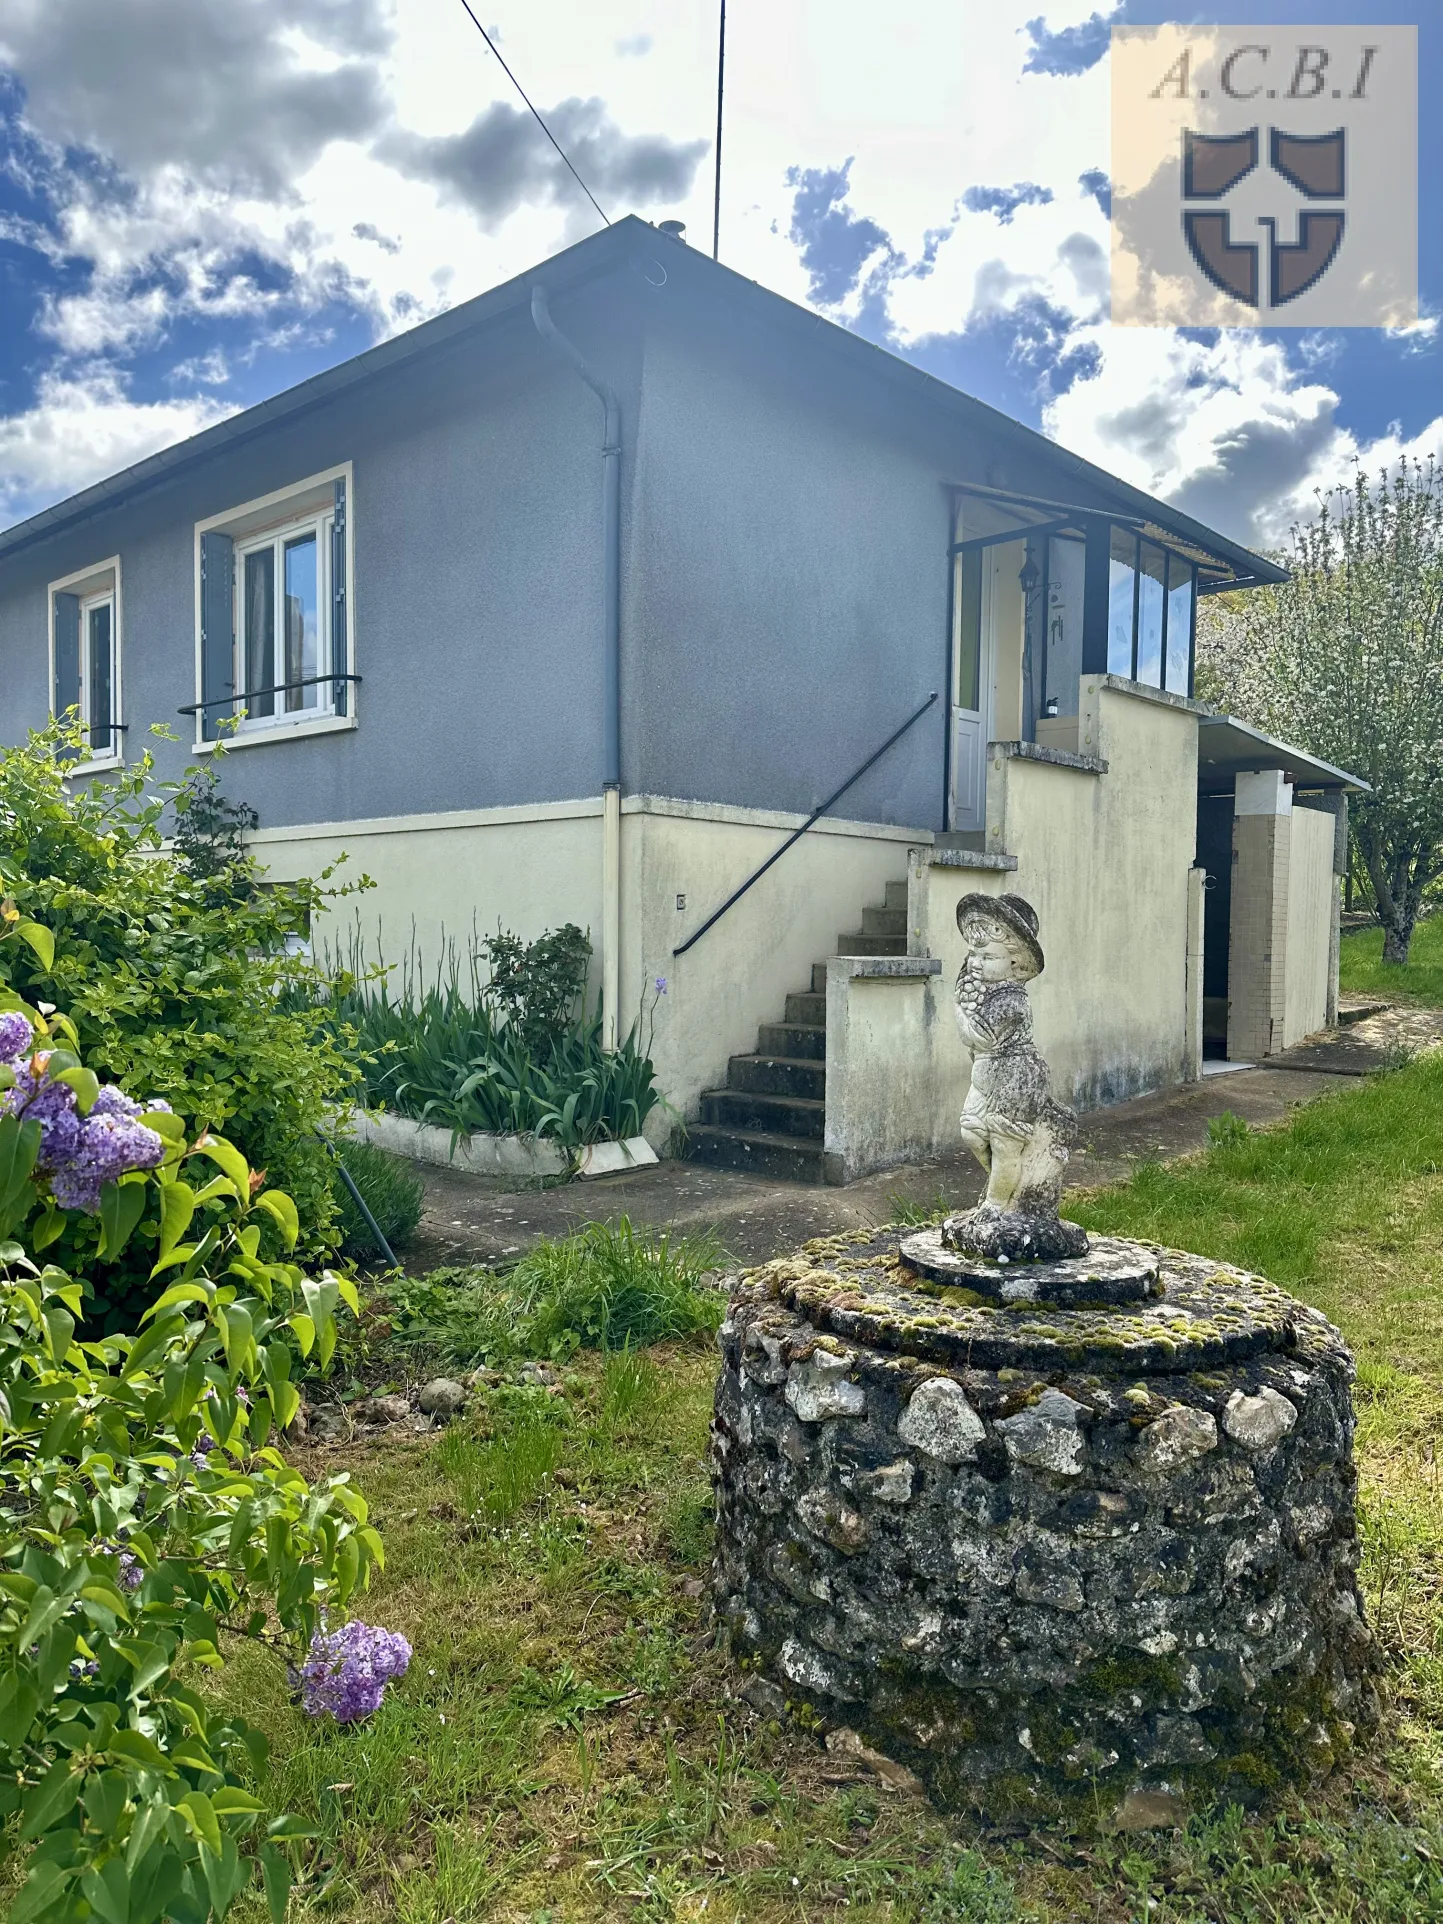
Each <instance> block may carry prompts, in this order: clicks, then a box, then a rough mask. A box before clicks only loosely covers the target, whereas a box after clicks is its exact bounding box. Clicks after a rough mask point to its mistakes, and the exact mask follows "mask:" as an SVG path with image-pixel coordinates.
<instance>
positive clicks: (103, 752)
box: [49, 556, 125, 772]
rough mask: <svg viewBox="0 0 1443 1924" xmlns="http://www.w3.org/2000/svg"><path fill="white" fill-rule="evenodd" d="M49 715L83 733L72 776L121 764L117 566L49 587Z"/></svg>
mask: <svg viewBox="0 0 1443 1924" xmlns="http://www.w3.org/2000/svg"><path fill="white" fill-rule="evenodd" d="M49 601H50V687H51V701H50V706H51V712H52V713H53V714H54V715H56V716H62V717H63V716H67V715H68V716H70V717H71V719H72V720H78V721H79V722H80V724H81V726H82V727H83V728H84V730H85V734H86V742H87V747H88V751H89V752H88V753H86V754H83V755H82V759H81V761H80V762H79V764H78V765H77V770H76V772H80V771H81V770H86V769H92V768H108V767H114V766H115V765H116V764H117V763H118V762H120V761H121V760H123V741H124V734H125V730H124V726H123V723H122V720H121V712H120V560H119V557H118V556H116V557H113V558H112V559H111V560H109V561H106V562H102V563H101V564H100V565H99V566H97V567H94V568H85V569H81V570H80V572H79V573H77V574H73V575H66V576H65V578H64V579H63V580H61V581H53V582H52V583H51V584H50V591H49Z"/></svg>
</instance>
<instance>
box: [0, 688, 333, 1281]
mask: <svg viewBox="0 0 1443 1924" xmlns="http://www.w3.org/2000/svg"><path fill="white" fill-rule="evenodd" d="M73 734H74V731H73V730H71V731H69V732H68V733H67V731H66V730H65V729H64V728H63V727H60V726H52V727H51V728H50V729H48V730H46V731H45V732H44V733H41V734H32V736H31V737H30V740H29V742H28V744H27V745H26V746H24V747H21V748H12V749H10V750H8V751H7V752H6V753H4V754H3V755H0V885H3V888H4V889H5V890H6V891H8V893H9V895H10V896H11V897H12V898H13V900H14V903H15V905H16V908H17V910H18V912H19V914H20V915H21V916H22V917H28V918H32V919H34V920H35V921H36V922H39V923H42V924H44V925H45V926H46V927H47V929H48V930H49V931H50V933H51V934H52V935H53V937H54V944H55V946H54V959H53V961H48V960H47V959H46V957H45V956H43V955H41V954H39V953H37V952H36V951H35V950H34V949H32V948H30V947H27V946H23V945H22V944H20V943H18V942H10V943H6V944H4V945H3V950H0V987H7V986H8V987H9V988H11V989H13V990H14V991H16V992H17V993H18V994H20V995H21V996H23V997H24V998H26V1000H28V1001H30V1002H39V1001H40V1000H42V999H43V1000H44V1001H46V1002H48V1003H53V1004H57V1005H59V1006H60V1007H63V1008H65V1009H66V1010H67V1011H68V1012H69V1014H70V1015H71V1017H72V1018H73V1020H74V1022H75V1024H76V1027H77V1029H78V1030H79V1033H80V1037H81V1040H82V1042H83V1044H84V1049H85V1056H86V1060H87V1062H89V1063H90V1065H91V1066H92V1067H93V1068H94V1069H95V1070H96V1072H97V1073H98V1074H100V1075H102V1076H108V1077H110V1078H112V1079H113V1080H115V1081H116V1082H119V1083H121V1084H123V1085H124V1087H125V1088H126V1089H128V1090H129V1091H130V1092H131V1094H132V1095H135V1096H137V1097H139V1098H141V1099H147V1098H150V1097H163V1098H164V1099H165V1100H166V1101H168V1102H169V1103H170V1104H171V1105H172V1107H173V1108H174V1109H175V1110H176V1112H177V1114H179V1115H181V1116H183V1117H184V1118H185V1119H186V1121H187V1122H188V1123H189V1124H190V1125H191V1127H192V1130H193V1132H199V1131H200V1130H201V1129H203V1128H211V1129H216V1130H223V1131H224V1133H225V1134H226V1135H227V1136H229V1137H230V1138H231V1140H233V1141H234V1142H235V1143H236V1144H237V1145H238V1147H239V1148H240V1149H241V1151H242V1153H243V1154H244V1155H245V1156H246V1158H247V1159H248V1160H249V1162H250V1163H251V1164H252V1166H253V1167H255V1168H258V1169H263V1170H264V1171H265V1172H266V1175H267V1177H268V1179H269V1180H270V1181H271V1182H273V1183H275V1184H276V1186H277V1187H278V1188H283V1189H285V1190H286V1191H287V1192H288V1193H289V1194H290V1195H292V1196H294V1198H295V1200H296V1205H297V1208H298V1209H299V1211H300V1217H301V1221H302V1223H303V1224H304V1226H305V1237H306V1246H307V1249H308V1251H310V1252H311V1253H317V1252H319V1251H322V1250H324V1249H325V1248H326V1247H328V1246H329V1240H330V1236H331V1230H332V1225H333V1224H334V1222H335V1217H336V1205H335V1202H334V1200H333V1196H332V1172H331V1169H330V1167H329V1158H328V1155H327V1152H326V1150H325V1148H324V1146H323V1145H322V1143H321V1142H320V1141H319V1140H318V1138H317V1133H316V1132H317V1129H318V1127H319V1126H321V1125H322V1124H324V1122H325V1120H326V1117H327V1114H328V1110H329V1106H330V1105H331V1104H333V1103H335V1102H337V1101H338V1100H341V1099H343V1098H344V1097H345V1096H346V1094H347V1093H348V1092H349V1091H350V1090H351V1089H352V1088H353V1087H354V1086H355V1084H356V1082H357V1079H358V1078H357V1074H356V1071H355V1069H354V1067H353V1066H352V1064H351V1062H350V1061H349V1060H348V1058H347V1056H346V1054H345V1053H343V1048H342V1046H341V1045H342V1044H343V1042H344V1040H345V1038H344V1036H343V1035H340V1034H338V1033H336V1032H334V1031H331V1032H329V1033H328V1031H327V1026H326V1025H325V1024H323V1023H322V1022H321V1021H320V1020H319V1018H318V1016H317V1014H316V1012H315V1010H314V1008H313V1007H312V1006H308V1005H310V1004H312V1003H313V1001H314V996H313V993H312V992H311V991H310V990H309V988H307V993H306V994H305V996H304V997H298V996H296V995H294V994H293V995H291V996H286V995H285V994H284V991H286V990H287V989H290V990H292V991H294V990H297V989H298V988H300V987H301V985H303V984H304V985H309V983H310V982H311V981H312V980H313V973H314V972H313V970H312V968H311V965H310V964H309V962H308V961H306V960H305V958H304V957H302V956H300V955H296V954H292V953H290V952H289V949H288V944H293V943H294V940H295V938H298V937H301V936H304V935H305V933H306V932H307V930H308V929H309V926H310V919H311V916H312V914H313V913H314V912H315V911H316V910H317V909H318V908H319V907H320V906H321V905H322V903H323V901H324V900H325V899H327V898H326V893H325V891H324V890H323V889H322V888H321V887H320V886H319V885H318V884H316V883H314V882H295V883H277V884H267V885H266V886H265V887H264V888H260V887H257V886H256V878H255V874H254V871H253V870H251V869H250V868H249V867H248V866H245V865H241V866H240V867H237V866H236V865H235V864H231V865H230V866H228V867H226V868H224V869H223V870H222V871H221V872H220V873H218V874H215V875H208V876H207V875H193V874H191V873H190V871H189V870H188V869H187V867H186V866H185V864H184V863H182V862H180V861H178V860H176V859H175V858H174V857H173V856H171V855H169V854H167V853H166V852H165V848H164V838H163V832H162V831H163V822H162V817H163V815H164V811H165V809H166V807H167V806H168V805H169V803H170V802H171V800H172V799H173V798H174V797H175V795H176V794H177V792H178V790H179V788H180V786H181V785H179V784H174V783H172V784H160V785H155V784H153V783H152V780H151V768H152V765H151V761H150V758H149V757H148V756H146V757H144V758H143V759H142V760H141V761H140V762H139V763H138V764H136V766H135V767H134V768H131V769H127V770H122V771H120V772H119V773H117V774H114V775H110V776H107V777H106V779H105V780H104V781H103V782H101V781H96V782H92V783H89V784H86V785H82V784H78V783H77V784H75V785H74V786H73V787H71V788H67V785H66V781H65V778H64V771H63V764H62V762H61V760H60V759H59V758H60V756H61V755H62V754H63V753H64V750H65V747H66V744H67V743H68V742H69V741H70V740H71V737H72V736H73ZM142 1274H143V1272H142ZM136 1281H137V1274H136V1273H135V1272H134V1270H133V1267H132V1272H131V1273H130V1274H128V1275H122V1276H120V1277H119V1279H117V1278H116V1277H115V1276H112V1275H110V1274H108V1272H107V1271H106V1269H105V1267H104V1266H103V1265H102V1266H101V1268H100V1269H98V1270H97V1271H96V1272H95V1273H94V1274H93V1275H92V1276H91V1277H90V1283H91V1286H92V1287H93V1289H94V1290H95V1292H96V1293H97V1295H99V1296H101V1297H102V1298H105V1297H107V1296H108V1295H110V1294H118V1293H120V1292H122V1291H123V1290H124V1288H126V1287H131V1286H133V1285H134V1284H135V1283H136Z"/></svg>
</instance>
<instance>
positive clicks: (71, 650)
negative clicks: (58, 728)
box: [51, 594, 80, 719]
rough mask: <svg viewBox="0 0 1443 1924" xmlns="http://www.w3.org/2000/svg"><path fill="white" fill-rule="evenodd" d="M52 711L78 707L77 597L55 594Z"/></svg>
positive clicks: (78, 646) (63, 710)
mask: <svg viewBox="0 0 1443 1924" xmlns="http://www.w3.org/2000/svg"><path fill="white" fill-rule="evenodd" d="M51 706H52V712H53V713H54V715H55V716H56V718H57V719H59V717H60V716H62V715H63V714H64V713H65V711H66V709H67V708H74V709H76V710H78V709H79V707H80V597H79V595H67V594H57V595H56V597H55V689H54V700H53V702H52V704H51Z"/></svg>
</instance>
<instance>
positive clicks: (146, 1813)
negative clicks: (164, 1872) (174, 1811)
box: [125, 1796, 170, 1874]
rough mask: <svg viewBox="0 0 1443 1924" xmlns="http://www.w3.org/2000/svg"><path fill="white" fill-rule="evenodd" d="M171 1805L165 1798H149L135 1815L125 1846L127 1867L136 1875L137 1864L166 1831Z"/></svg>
mask: <svg viewBox="0 0 1443 1924" xmlns="http://www.w3.org/2000/svg"><path fill="white" fill-rule="evenodd" d="M169 1816H170V1803H169V1800H168V1799H167V1798H166V1797H164V1796H151V1797H147V1798H146V1799H145V1801H144V1802H143V1803H142V1804H141V1805H140V1807H139V1809H138V1810H137V1811H136V1813H135V1818H134V1821H133V1822H132V1824H131V1826H130V1836H129V1837H128V1838H127V1839H126V1844H125V1867H126V1869H127V1870H128V1871H130V1872H131V1873H132V1874H134V1871H135V1868H136V1866H137V1864H139V1862H140V1860H141V1858H142V1857H144V1856H145V1853H146V1852H147V1851H148V1850H149V1849H150V1847H151V1845H152V1844H153V1843H154V1841H155V1839H156V1838H157V1837H159V1835H160V1833H161V1832H162V1831H163V1830H164V1829H165V1825H166V1820H167V1819H168V1818H169Z"/></svg>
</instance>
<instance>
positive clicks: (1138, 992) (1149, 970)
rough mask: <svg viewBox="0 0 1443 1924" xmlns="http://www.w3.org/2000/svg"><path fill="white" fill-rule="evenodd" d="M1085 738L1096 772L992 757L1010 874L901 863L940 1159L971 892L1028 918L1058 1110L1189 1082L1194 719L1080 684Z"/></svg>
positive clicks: (993, 803)
mask: <svg viewBox="0 0 1443 1924" xmlns="http://www.w3.org/2000/svg"><path fill="white" fill-rule="evenodd" d="M1081 732H1082V734H1083V736H1084V737H1085V738H1087V746H1086V751H1085V752H1086V753H1087V754H1088V755H1089V756H1093V757H1100V758H1101V759H1103V760H1105V761H1106V762H1107V764H1108V767H1107V770H1106V772H1105V773H1093V772H1088V771H1084V770H1081V769H1074V768H1069V767H1063V766H1059V765H1057V764H1054V763H1047V762H1039V761H1031V760H1026V759H1023V758H1021V757H1018V756H1006V755H1003V754H1001V753H999V752H998V751H997V750H995V749H994V750H993V751H992V753H991V756H990V759H989V764H988V806H987V822H988V842H989V845H990V846H992V847H994V848H996V849H998V850H999V851H1006V852H1009V853H1012V854H1015V856H1016V858H1017V867H1016V869H1015V871H1013V872H1011V873H1000V872H997V871H985V870H980V869H976V868H969V867H966V866H965V864H966V862H967V861H968V857H967V856H966V855H964V854H957V855H953V854H951V853H949V852H948V851H944V850H932V849H919V850H918V851H917V852H916V853H915V854H914V855H913V857H912V861H911V870H910V876H909V885H908V899H909V913H908V946H909V948H910V949H911V951H912V953H913V954H914V955H934V956H938V957H940V958H941V962H942V974H941V978H940V980H939V981H938V982H937V983H936V984H935V985H934V987H933V988H932V990H931V991H930V993H931V995H932V996H933V998H934V1006H933V1008H932V1011H931V1027H930V1034H931V1036H932V1038H933V1041H932V1044H931V1047H932V1050H933V1053H934V1062H935V1069H934V1080H933V1085H932V1087H933V1098H932V1099H933V1128H934V1134H935V1140H936V1143H937V1145H938V1146H939V1147H940V1146H943V1145H945V1144H948V1143H951V1142H953V1141H955V1140H956V1129H957V1117H958V1115H959V1113H960V1111H961V1107H962V1102H963V1099H964V1097H965V1096H966V1093H967V1084H968V1080H969V1077H970V1075H971V1067H972V1065H971V1058H970V1056H969V1055H968V1052H967V1050H966V1049H965V1048H964V1047H963V1045H962V1042H961V1039H960V1037H959V1036H958V1034H957V1031H956V1027H955V1021H954V1018H953V1015H952V1010H951V1006H950V999H951V985H952V983H953V982H954V981H955V979H956V975H957V971H958V969H959V968H960V967H961V965H962V940H961V937H960V935H959V933H958V930H957V919H956V911H957V903H958V901H959V899H960V898H961V897H962V896H963V895H966V894H969V893H977V894H985V895H999V894H1017V895H1021V896H1024V897H1025V898H1026V899H1027V900H1028V901H1029V902H1030V903H1031V904H1032V906H1033V907H1034V908H1035V909H1036V911H1037V915H1038V920H1039V923H1040V931H1041V941H1042V947H1043V952H1044V954H1045V955H1046V957H1047V966H1046V969H1045V970H1044V972H1043V974H1042V975H1041V976H1040V977H1039V978H1038V979H1037V980H1036V981H1035V982H1034V983H1033V985H1032V987H1031V991H1030V995H1031V1001H1032V1007H1033V1012H1034V1018H1035V1035H1036V1039H1037V1043H1038V1046H1039V1047H1040V1048H1041V1050H1042V1051H1043V1053H1044V1054H1045V1055H1046V1057H1047V1059H1048V1062H1049V1064H1050V1065H1051V1069H1052V1077H1053V1087H1054V1090H1055V1091H1056V1093H1057V1095H1058V1097H1059V1098H1060V1099H1061V1100H1062V1101H1064V1102H1068V1103H1071V1104H1073V1105H1074V1106H1075V1107H1077V1108H1079V1109H1090V1108H1095V1107H1097V1106H1098V1105H1100V1104H1102V1103H1108V1102H1117V1101H1120V1100H1122V1099H1123V1098H1124V1097H1126V1096H1130V1095H1135V1094H1138V1093H1139V1092H1141V1091H1143V1090H1147V1089H1155V1088H1160V1087H1164V1086H1166V1085H1168V1084H1170V1083H1175V1082H1179V1081H1182V1080H1184V1079H1185V1078H1186V1077H1188V1076H1190V1075H1195V1074H1196V1073H1197V1069H1198V1064H1197V1056H1196V1045H1195V1042H1194V1039H1193V1037H1192V1035H1191V1033H1190V1026H1189V1013H1190V1011H1189V1001H1188V936H1189V914H1188V908H1189V895H1190V893H1193V894H1195V893H1196V885H1195V883H1193V882H1192V881H1191V873H1192V867H1193V857H1194V853H1195V847H1196V834H1197V826H1196V801H1195V797H1196V787H1197V720H1196V716H1195V715H1194V714H1193V713H1192V712H1191V711H1190V710H1187V709H1185V708H1181V707H1176V706H1172V705H1168V704H1165V703H1161V702H1154V701H1150V700H1148V699H1147V698H1145V697H1143V696H1134V695H1131V694H1128V693H1124V692H1122V691H1119V690H1116V689H1114V688H1111V687H1104V686H1100V685H1099V684H1098V683H1096V682H1092V683H1089V682H1088V681H1087V680H1086V679H1084V681H1083V684H1082V703H1081ZM959 864H963V865H964V866H959ZM1195 1021H1196V1016H1195V1012H1194V1026H1195ZM829 1046H830V1042H829Z"/></svg>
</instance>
